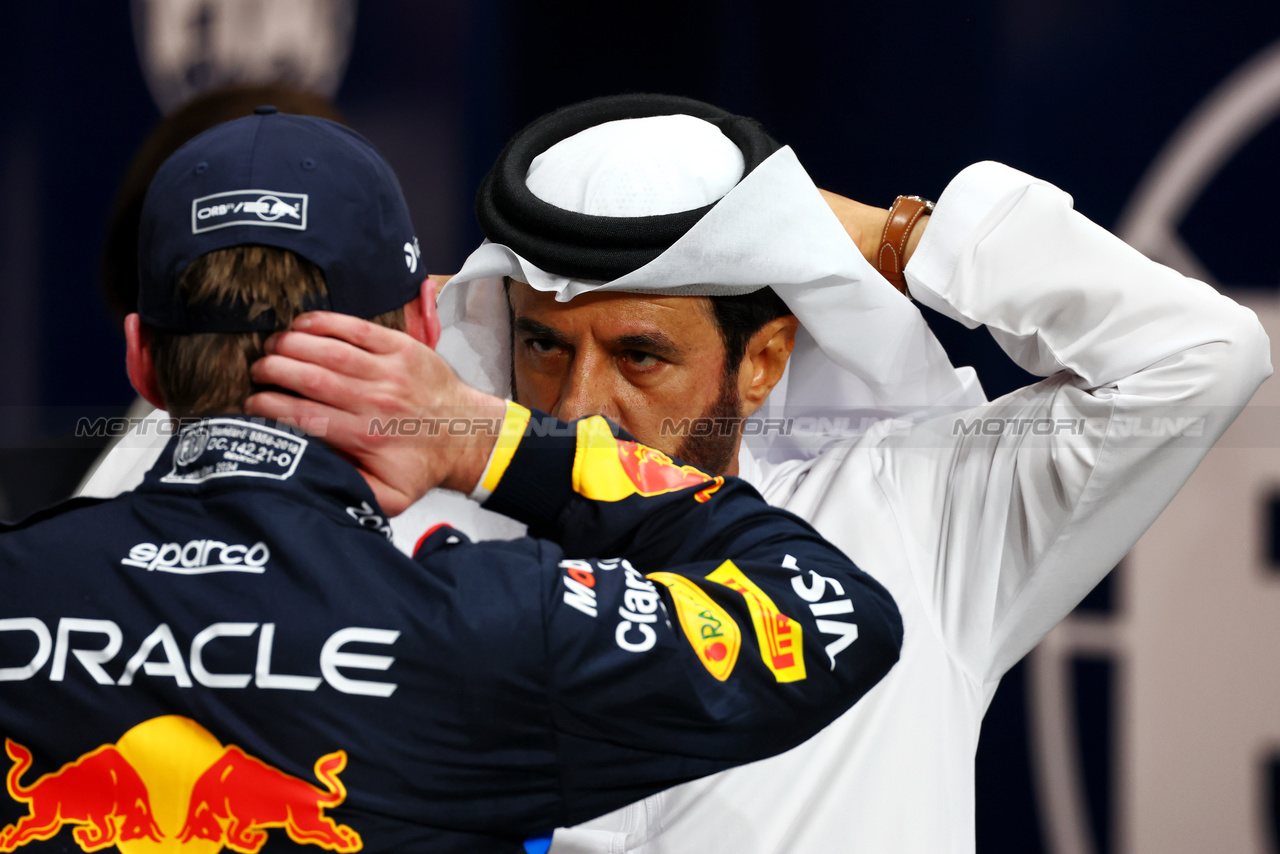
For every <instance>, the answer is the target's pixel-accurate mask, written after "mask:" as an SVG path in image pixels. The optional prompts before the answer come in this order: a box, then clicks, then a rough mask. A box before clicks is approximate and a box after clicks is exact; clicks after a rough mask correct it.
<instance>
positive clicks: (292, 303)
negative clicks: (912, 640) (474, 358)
mask: <svg viewBox="0 0 1280 854" xmlns="http://www.w3.org/2000/svg"><path fill="white" fill-rule="evenodd" d="M257 113H258V114H257V115H254V116H251V117H248V118H244V119H239V120H237V121H233V122H229V123H227V124H224V125H220V126H218V127H216V128H213V129H212V130H209V131H207V132H206V133H204V134H202V135H200V136H199V137H196V138H195V139H194V140H192V141H191V142H189V143H188V144H187V145H185V146H183V147H182V148H181V149H179V150H178V151H177V152H176V153H175V154H174V155H173V156H172V157H171V158H170V159H169V160H168V161H166V162H165V164H164V166H162V167H161V169H160V170H159V172H158V173H157V175H156V178H155V180H154V181H153V183H152V185H151V188H150V190H149V192H148V194H147V199H146V203H145V205H144V209H143V216H142V228H141V236H140V278H141V281H140V296H139V312H138V314H133V315H130V316H129V317H128V319H127V321H126V337H127V339H128V356H127V364H128V370H129V375H130V379H131V380H132V382H133V383H134V386H135V388H137V390H138V391H139V392H140V393H141V394H142V395H143V396H145V397H146V398H147V399H148V400H149V401H151V402H152V403H154V404H155V405H156V406H159V407H162V408H166V409H167V410H168V411H169V412H170V413H171V414H172V415H173V416H174V417H175V419H176V421H175V433H174V435H173V437H172V438H171V439H170V441H169V443H168V445H167V446H166V447H165V449H164V451H163V452H162V453H161V455H160V458H159V461H158V462H157V463H156V464H155V466H154V467H153V468H152V469H151V471H150V472H149V473H148V474H147V476H146V478H145V480H144V481H143V483H142V484H141V486H139V487H138V488H137V489H136V490H134V491H132V492H129V493H126V494H124V495H122V496H120V497H119V498H116V499H114V500H111V501H98V500H92V499H78V500H73V501H71V502H67V503H65V504H63V505H61V506H59V507H55V508H53V509H51V510H49V511H45V512H43V513H41V514H38V515H37V516H35V517H33V518H31V519H28V520H26V521H25V522H22V523H19V524H17V525H7V526H5V527H4V528H3V529H0V530H3V531H4V532H5V533H4V536H3V537H0V572H2V573H3V579H4V590H5V596H4V602H3V604H2V605H0V682H3V683H5V684H4V688H3V693H2V694H0V736H3V738H4V740H5V751H6V754H7V757H8V760H9V762H11V763H12V764H11V765H10V767H9V770H8V774H7V777H6V792H7V797H5V796H0V851H4V852H11V851H15V850H18V849H20V848H26V847H28V846H31V848H32V850H33V851H35V850H37V849H43V848H48V849H52V848H54V847H57V848H59V849H60V850H66V849H69V848H71V846H72V845H75V846H77V847H78V848H79V849H81V850H83V851H97V850H101V849H104V848H108V847H111V846H115V847H117V848H119V849H120V850H122V851H126V852H127V851H129V850H134V849H131V843H133V844H134V845H135V846H152V847H154V845H156V844H160V845H186V844H188V843H190V844H195V845H204V846H205V847H207V848H208V850H211V851H212V850H218V848H219V847H229V848H231V849H233V850H235V851H237V852H241V853H242V854H257V852H259V851H261V850H263V849H264V847H265V848H267V849H277V850H279V849H284V848H293V847H297V846H307V845H313V846H318V847H320V848H324V849H328V850H331V851H342V852H352V851H362V850H368V851H404V850H421V851H467V852H488V851H493V852H516V851H522V850H523V851H533V850H545V844H546V839H545V836H546V834H548V833H549V832H550V830H551V829H552V828H554V827H556V826H559V825H565V824H571V823H574V822H578V821H582V820H584V819H587V818H589V817H592V816H595V815H599V814H601V813H603V812H606V811H608V810H610V809H614V808H617V807H620V806H622V805H624V804H626V803H628V802H630V801H633V800H635V799H636V798H640V797H644V796H646V795H648V794H651V793H653V792H656V791H658V790H661V789H663V788H666V787H668V786H671V785H674V784H677V783H679V782H683V781H686V780H690V779H693V778H696V777H698V776H701V775H705V774H708V773H712V772H714V771H717V770H721V769H724V768H727V767H731V766H734V765H738V764H742V763H744V762H749V761H752V760H755V759H758V758H761V757H764V756H768V755H772V754H775V753H778V752H780V751H783V750H786V749H789V748H790V747H792V746H794V745H796V744H798V743H799V742H800V741H802V740H803V739H805V738H806V737H808V736H809V735H812V734H813V733H815V732H816V731H818V730H819V729H820V728H821V727H823V726H824V725H826V724H827V723H828V722H830V721H831V720H833V719H835V718H836V717H837V716H838V715H840V714H841V713H842V712H843V711H844V710H846V709H847V708H848V707H849V705H851V704H852V703H853V702H854V701H855V700H856V699H857V698H858V697H860V696H861V695H862V694H864V693H865V692H866V691H867V690H868V689H869V688H870V687H871V686H872V685H874V684H875V683H876V681H877V680H878V679H879V678H880V677H881V676H883V675H884V673H885V672H886V671H887V670H888V669H889V668H890V667H891V666H892V664H893V662H894V661H895V660H896V658H897V654H898V649H899V646H900V644H901V639H902V635H901V622H900V620H899V617H898V613H897V610H896V607H895V606H894V604H893V601H892V599H891V598H890V597H889V596H888V594H887V593H886V592H885V591H884V589H883V588H882V587H881V586H880V585H879V584H877V583H876V582H875V581H873V580H872V579H870V578H869V577H867V576H866V575H865V574H863V573H862V572H860V571H859V570H858V569H857V568H856V567H854V565H853V564H852V563H851V562H850V561H849V560H848V559H847V558H845V557H843V556H842V555H841V554H840V553H839V551H837V550H836V549H834V548H833V547H831V546H830V545H829V544H827V543H826V542H825V541H823V540H822V539H821V538H820V537H818V536H817V535H816V534H815V533H814V532H813V530H812V529H811V528H810V527H809V526H808V525H806V524H805V523H803V522H801V521H799V520H798V519H796V518H795V517H792V516H790V515H789V514H787V513H785V512H783V511H778V510H773V509H771V508H769V507H768V506H767V505H766V504H765V503H764V502H763V501H762V500H761V499H760V497H759V496H758V495H757V494H756V493H755V492H754V491H753V490H752V489H751V488H750V487H747V486H745V485H743V484H742V483H741V482H739V481H737V480H735V479H733V478H723V477H713V476H711V475H708V474H705V473H703V472H702V471H699V470H698V469H696V468H694V467H692V466H682V465H678V464H675V463H673V462H672V461H671V460H670V459H669V458H668V457H666V456H664V455H663V454H661V453H658V452H656V451H653V450H652V449H649V448H646V447H644V446H642V445H639V444H637V443H635V442H632V441H629V440H628V439H626V438H625V437H619V436H618V435H617V434H616V431H615V430H614V429H612V428H611V425H609V424H608V422H606V421H605V420H604V419H603V418H599V417H593V418H584V419H581V420H579V421H576V422H574V423H571V424H567V425H566V424H562V423H560V422H556V421H555V420H554V419H550V418H548V417H547V416H545V415H542V414H541V413H538V412H536V411H530V410H528V409H525V408H524V407H521V406H519V405H517V404H514V403H509V402H506V401H503V400H501V399H500V398H497V397H494V396H492V395H488V394H483V393H481V392H478V391H476V390H474V389H472V388H470V387H468V386H466V385H464V384H463V383H462V382H461V381H460V380H458V378H457V377H456V376H455V375H454V374H453V373H452V371H450V370H449V368H448V367H447V366H446V365H445V364H444V363H443V361H442V360H440V359H438V358H432V359H428V360H427V362H426V363H425V364H426V365H427V368H426V370H425V371H424V372H423V374H422V375H421V376H420V377H418V379H419V381H420V383H421V384H422V386H423V387H425V388H431V389H434V390H435V393H434V394H433V395H432V399H431V402H430V404H429V405H428V406H426V407H424V408H422V409H419V410H417V411H415V412H413V413H409V415H411V416H412V417H413V418H414V419H415V421H414V423H416V424H417V425H418V426H419V427H420V428H423V429H422V435H423V436H424V438H423V439H422V441H421V442H420V443H417V444H414V445H412V446H407V447H406V452H405V457H404V458H405V460H407V462H406V463H405V464H406V466H407V467H408V468H409V469H410V471H409V472H403V471H402V472H401V473H400V474H401V476H402V479H401V480H400V481H399V482H400V483H406V482H407V481H406V480H404V478H405V477H408V479H409V480H411V481H412V482H413V485H412V486H411V487H405V488H404V490H403V491H402V492H401V493H399V494H397V493H392V492H388V491H385V490H383V491H380V492H379V496H380V497H382V498H384V499H385V500H386V506H385V507H384V506H382V505H380V503H379V501H378V500H377V499H376V498H375V495H374V492H373V491H372V490H371V489H370V486H369V485H368V484H367V483H366V481H365V480H364V479H362V477H361V476H360V472H358V471H357V469H356V468H355V467H353V466H352V465H351V464H350V462H349V461H348V460H347V459H346V458H344V457H341V456H339V455H338V454H336V453H335V452H333V451H332V450H331V449H329V448H328V447H327V446H326V444H325V443H324V442H323V441H322V433H323V428H324V427H325V426H328V425H324V424H320V425H313V426H315V428H316V430H315V434H314V435H307V434H304V433H301V432H298V431H295V430H292V429H288V428H287V427H285V426H284V425H282V424H279V423H276V422H271V421H267V420H264V419H250V418H246V417H245V416H244V415H243V404H244V400H245V398H246V397H247V396H248V395H249V394H250V393H252V392H253V390H254V386H253V384H252V381H251V379H250V375H249V367H250V365H251V364H252V363H253V362H254V361H255V360H256V359H258V358H259V357H260V356H261V355H262V353H263V349H264V346H265V340H266V338H267V336H268V335H270V334H271V333H272V332H274V331H276V330H279V329H282V328H286V327H287V326H288V325H289V324H290V323H291V322H292V321H293V320H294V318H295V317H296V316H297V315H299V314H301V313H303V312H307V311H311V310H315V309H326V310H329V311H332V312H338V313H339V314H338V315H321V316H329V317H333V316H340V317H341V316H345V317H346V319H348V320H354V318H367V319H371V320H373V321H374V322H375V325H373V326H371V327H369V328H368V329H367V330H366V333H365V335H364V336H363V337H362V338H361V340H362V343H363V344H364V346H365V347H366V348H367V349H368V350H369V351H370V352H377V353H389V352H394V351H395V350H396V349H399V348H405V347H410V346H415V342H420V343H426V344H428V345H430V344H433V343H434V342H435V340H436V339H437V338H438V335H439V325H438V321H437V320H436V318H435V314H434V304H433V300H432V294H431V286H430V284H429V283H427V282H425V281H424V280H423V278H424V277H423V273H422V269H421V259H420V258H419V253H418V248H417V241H416V239H415V237H414V233H413V228H412V225H411V223H410V221H409V217H408V213H407V210H406V207H405V203H404V200H403V198H402V195H401V192H400V188H399V185H398V183H397V181H396V179H395V176H394V175H393V174H392V172H391V170H390V168H389V167H388V166H387V164H386V163H385V162H384V161H383V160H382V158H381V157H380V156H379V155H378V154H377V152H376V151H374V149H373V148H372V147H371V146H370V145H369V144H368V143H367V142H366V141H365V140H364V139H363V138H361V137H360V136H358V135H357V134H355V133H353V132H351V131H349V130H347V129H346V128H343V127H341V126H340V125H337V124H334V123H332V122H328V121H325V120H323V119H314V118H308V117H301V116H288V115H282V114H279V113H277V112H276V111H275V110H274V109H272V108H269V107H267V108H261V109H259V110H258V111H257ZM387 327H391V328H387ZM397 330H403V332H401V331H397ZM404 333H407V334H404ZM353 367H356V368H357V369H358V366H353ZM444 423H447V424H450V425H452V424H455V423H464V424H465V425H468V426H469V428H471V429H470V435H469V437H468V438H467V440H466V441H465V442H461V443H454V444H450V441H451V440H450V439H449V436H448V432H447V431H441V430H439V429H436V428H438V426H439V425H440V424H444ZM353 453H354V455H355V456H356V457H357V458H358V457H359V453H360V452H359V451H355V452H353ZM435 486H443V487H447V488H452V489H456V490H459V491H462V492H464V493H468V494H471V495H472V496H474V497H476V498H477V499H479V500H483V501H484V506H485V507H486V508H488V509H490V510H494V511H497V512H500V513H504V514H508V515H509V516H511V517H512V518H514V519H516V520H518V521H519V522H521V523H523V524H525V525H527V526H528V527H529V530H530V532H531V533H532V534H534V535H536V536H542V537H546V538H547V539H540V540H535V539H522V540H518V541H514V542H503V543H491V544H472V543H470V542H469V541H468V540H467V538H466V537H465V536H464V535H463V534H461V533H460V532H458V531H456V530H454V529H452V528H450V527H447V526H440V527H437V528H436V529H433V530H432V531H430V532H428V533H427V534H426V535H424V536H423V538H422V540H421V542H420V543H419V545H418V548H417V549H416V550H415V554H414V556H413V557H407V556H405V555H403V554H402V553H401V552H400V551H398V550H397V549H396V548H395V546H394V545H393V544H392V543H391V541H390V529H389V526H388V524H387V519H386V517H387V513H388V512H395V511H396V510H398V509H400V508H402V507H403V506H405V505H406V504H407V503H409V502H410V501H412V500H414V499H415V498H417V497H418V496H419V495H421V494H422V493H424V492H425V491H426V490H427V489H429V488H432V487H435ZM598 555H605V556H607V557H605V558H599V557H596V556H598ZM819 588H823V589H830V590H838V591H839V597H840V601H839V608H838V609H837V610H838V611H839V613H841V614H843V615H844V616H843V617H842V618H841V619H844V620H845V621H846V622H847V623H848V625H850V626H855V627H856V631H857V633H858V645H857V650H856V655H843V656H841V658H840V659H839V661H835V660H831V661H828V656H827V655H826V652H825V648H824V640H823V635H822V633H821V631H820V624H821V623H822V622H823V620H820V619H818V617H819V616H824V615H825V616H829V612H832V607H831V603H827V602H822V603H819V605H822V606H827V607H826V610H825V611H824V610H822V608H815V607H811V603H812V602H813V601H814V599H813V597H812V595H811V594H812V591H813V590H815V589H819ZM143 840H146V841H143ZM539 845H541V846H542V848H541V849H539V847H538V846H539Z"/></svg>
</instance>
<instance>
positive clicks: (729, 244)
mask: <svg viewBox="0 0 1280 854" xmlns="http://www.w3.org/2000/svg"><path fill="white" fill-rule="evenodd" d="M504 276H510V277H511V278H512V279H515V280H518V281H523V282H527V283H528V284H529V285H531V286H532V287H534V288H536V289H538V290H541V291H547V292H552V293H554V294H555V295H556V299H557V300H559V301H561V302H567V301H568V300H570V299H572V298H573V297H575V296H578V295H579V294H583V293H588V292H591V291H595V290H612V291H626V292H632V293H640V294H651V295H655V296H677V295H694V294H697V295H716V294H737V293H749V292H751V291H755V290H758V289H760V288H762V287H765V286H770V287H773V288H774V290H775V291H776V292H777V293H778V294H779V296H781V297H782V299H783V300H785V301H786V303H787V305H788V306H789V307H790V308H791V310H792V311H793V312H794V313H795V315H796V317H797V318H799V320H800V322H801V325H802V326H803V329H804V333H803V334H802V335H801V336H799V338H798V340H797V343H796V350H795V352H794V353H793V355H792V358H791V365H790V367H789V368H788V373H787V377H786V379H785V381H784V382H783V383H781V384H780V385H779V387H778V388H776V389H775V390H774V393H773V394H772V395H770V398H769V400H768V401H767V402H766V404H765V406H764V407H763V408H762V410H761V411H760V412H759V413H757V415H756V416H755V419H754V420H755V422H756V423H757V425H759V424H760V423H761V421H762V419H784V420H785V419H808V421H807V422H805V423H808V424H809V425H810V426H811V428H812V432H805V431H803V430H802V431H800V433H799V434H797V433H796V431H795V430H794V423H795V421H794V420H793V422H792V425H793V426H792V427H791V428H787V429H777V430H769V429H765V428H759V429H755V430H752V429H748V430H747V435H746V439H747V443H748V444H749V445H750V446H752V447H753V449H754V450H755V452H756V453H758V454H759V453H761V452H762V450H765V453H764V454H763V456H765V457H766V458H768V459H771V460H775V461H777V460H781V459H789V458H798V457H808V456H812V455H814V454H816V453H817V452H818V451H820V450H821V448H822V447H823V446H824V445H825V444H826V443H827V440H830V439H835V438H843V437H845V436H849V435H857V434H859V433H862V432H864V431H865V429H866V428H867V427H868V426H870V424H871V423H873V422H875V421H877V420H880V419H883V418H890V417H891V418H899V419H908V420H912V421H914V420H918V419H920V418H923V417H928V416H932V415H936V414H938V412H939V411H940V410H939V407H947V408H967V407H969V406H976V405H978V404H980V403H983V402H985V400H986V398H985V396H984V395H983V393H982V389H981V387H980V386H979V384H978V381H977V376H976V374H975V373H974V372H973V370H972V369H971V368H959V369H957V368H955V367H953V366H952V365H951V363H950V361H949V360H948V359H947V356H946V353H945V352H944V351H943V349H942V345H941V344H939V342H938V340H937V339H936V338H935V337H934V335H933V333H932V332H931V331H930V330H929V327H928V325H927V324H926V323H925V321H924V318H923V316H922V315H921V314H920V312H919V310H918V309H917V308H916V307H915V305H913V304H912V303H911V301H910V300H908V299H905V298H903V296H902V295H901V294H900V293H898V292H897V291H896V290H895V289H894V288H893V286H892V285H890V284H889V283H888V282H887V281H886V280H885V279H884V277H883V276H881V275H880V274H879V272H877V271H876V270H875V269H874V268H873V267H872V266H871V265H870V264H869V263H868V262H867V260H866V259H865V258H864V257H863V256H862V254H861V253H860V252H859V251H858V249H857V247H856V246H855V245H854V244H853V242H852V241H851V240H850V239H849V236H848V234H847V233H846V232H845V231H844V228H843V227H842V226H841V225H840V222H839V220H838V219H836V217H835V215H834V214H833V213H832V211H831V209H830V208H829V207H828V206H827V204H826V202H825V201H824V200H823V198H822V196H821V194H820V193H819V192H818V190H817V188H816V187H815V186H814V184H813V181H812V179H810V177H809V175H808V173H806V172H805V170H804V168H803V167H802V166H801V165H800V162H799V160H798V159H797V158H796V156H795V153H794V152H793V151H792V150H791V149H790V148H789V147H784V148H782V149H780V150H778V151H777V152H775V153H774V154H773V155H772V156H770V157H769V158H768V159H766V160H765V162H764V163H762V164H761V165H760V166H759V167H757V168H756V169H755V170H754V171H752V172H751V173H750V174H749V175H747V176H746V177H745V178H744V179H743V180H742V181H741V182H740V183H739V184H738V185H737V186H736V187H734V188H733V189H732V190H731V191H730V192H729V193H728V194H727V195H725V196H724V198H723V199H721V201H720V202H719V203H718V204H716V206H715V207H713V208H712V209H711V211H710V212H709V213H708V214H707V215H706V216H705V217H703V218H702V219H701V220H700V221H699V222H698V223H697V224H696V225H695V226H694V227H693V228H692V229H690V230H689V231H688V232H687V233H686V234H685V235H684V237H682V238H681V239H680V240H678V241H677V242H676V243H675V244H673V245H672V246H671V248H670V249H668V250H667V251H666V252H664V253H662V255H660V256H659V257H658V258H656V259H654V260H653V261H652V262H650V263H649V264H646V265H645V266H643V267H641V268H639V269H638V270H634V271H633V272H631V273H628V274H627V275H625V276H622V277H620V278H617V279H614V280H612V281H609V282H597V281H586V280H581V279H571V278H567V277H565V276H558V275H555V274H554V273H551V272H548V271H546V270H543V269H541V268H539V267H538V266H537V265H535V264H533V263H532V262H530V261H529V260H527V259H525V258H522V257H521V256H520V255H519V254H517V253H516V252H515V251H514V250H513V249H511V248H510V247H507V246H503V245H501V244H496V243H489V242H485V243H484V244H482V245H481V246H480V247H479V248H478V249H476V251H475V252H473V253H472V254H471V256H470V257H469V258H467V260H466V262H465V263H464V264H463V266H462V269H461V270H460V271H459V273H458V274H457V275H456V276H454V278H453V279H452V280H451V281H450V283H449V285H448V287H446V288H445V290H444V293H443V294H442V296H441V298H440V319H441V322H442V323H443V325H444V334H443V336H442V338H441V341H440V345H439V351H440V353H441V354H442V355H444V357H445V358H446V359H447V360H448V361H449V362H450V364H452V365H453V366H454V368H455V369H456V370H457V371H458V372H459V374H460V375H461V376H462V378H463V379H464V380H466V381H467V382H468V383H471V384H472V385H475V386H476V387H477V388H480V389H482V390H484V391H487V392H490V393H493V394H498V395H502V396H509V395H510V393H511V389H510V372H511V367H510V359H511V353H510V341H511V331H510V325H509V319H508V309H507V304H506V297H505V294H504V292H503V287H502V279H503V277H504ZM766 449H767V450H766Z"/></svg>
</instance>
